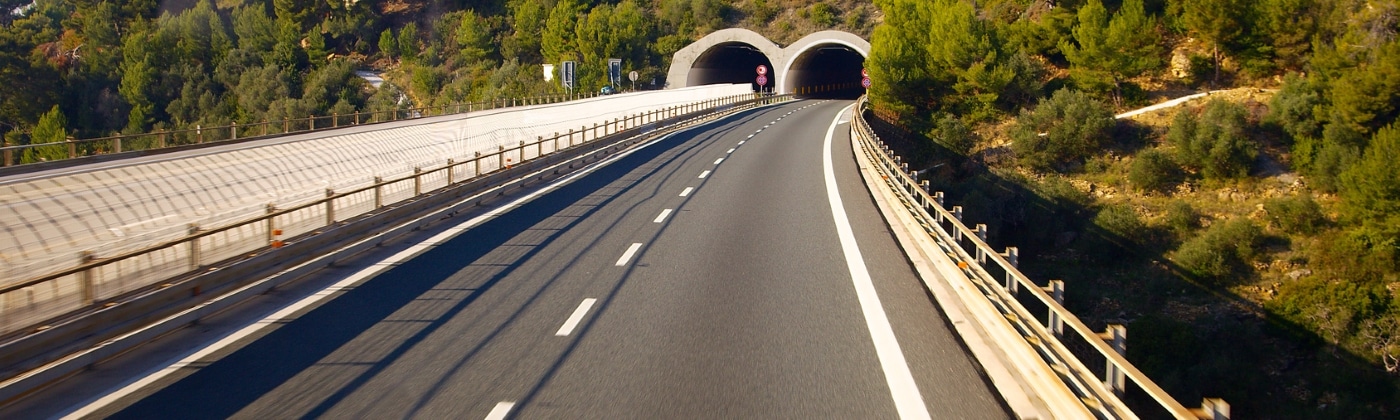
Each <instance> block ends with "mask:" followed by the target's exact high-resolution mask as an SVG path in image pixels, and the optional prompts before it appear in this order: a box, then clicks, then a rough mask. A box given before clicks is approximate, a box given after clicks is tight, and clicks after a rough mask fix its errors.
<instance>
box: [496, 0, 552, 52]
mask: <svg viewBox="0 0 1400 420" xmlns="http://www.w3.org/2000/svg"><path fill="white" fill-rule="evenodd" d="M510 10H511V14H510V23H511V28H512V29H513V32H511V35H510V37H508V38H506V39H505V41H504V42H503V43H502V45H501V52H502V55H504V56H507V57H517V58H519V59H520V60H521V61H522V62H525V63H539V62H540V61H541V57H540V36H541V33H542V32H544V22H545V20H546V19H548V18H549V14H548V11H547V10H545V7H544V5H543V4H540V0H511V2H510ZM550 60H553V59H550ZM551 62H552V61H551Z"/></svg>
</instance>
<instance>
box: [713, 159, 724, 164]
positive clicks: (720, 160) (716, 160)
mask: <svg viewBox="0 0 1400 420" xmlns="http://www.w3.org/2000/svg"><path fill="white" fill-rule="evenodd" d="M720 162H724V158H719V159H715V164H716V165H718V164H719V163H720Z"/></svg>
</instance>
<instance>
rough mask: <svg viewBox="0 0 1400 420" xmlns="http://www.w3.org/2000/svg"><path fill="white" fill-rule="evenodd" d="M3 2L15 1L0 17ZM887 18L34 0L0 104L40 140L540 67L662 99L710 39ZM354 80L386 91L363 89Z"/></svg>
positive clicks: (702, 5) (493, 86) (602, 4)
mask: <svg viewBox="0 0 1400 420" xmlns="http://www.w3.org/2000/svg"><path fill="white" fill-rule="evenodd" d="M10 3H14V5H15V7H17V5H19V4H21V3H16V2H0V6H4V5H8V4H10ZM23 3H27V2H23ZM880 16H881V14H880V13H879V11H878V10H877V9H876V8H875V7H874V5H872V4H870V3H869V2H860V1H852V0H830V1H824V2H805V1H795V0H744V1H739V2H732V3H731V2H725V1H721V0H640V1H639V0H626V1H595V0H494V1H484V2H476V1H471V2H469V1H425V0H376V1H358V2H319V1H318V2H301V1H292V0H217V1H214V0H180V1H164V2H157V1H154V0H140V1H130V2H119V3H113V2H93V1H76V0H41V1H39V2H37V3H35V6H34V7H32V8H29V9H27V11H26V12H24V13H22V14H20V15H13V16H6V20H4V21H0V84H4V85H8V86H26V89H23V90H22V91H19V92H13V94H9V95H3V96H0V137H3V138H4V139H5V141H6V142H7V143H8V144H27V143H31V142H32V143H45V142H52V141H59V140H62V139H63V138H64V137H66V136H75V137H98V136H105V135H110V134H114V133H119V132H124V133H134V132H147V131H152V130H158V129H177V128H187V127H195V126H220V125H227V124H229V123H234V122H236V123H239V124H247V123H253V122H259V121H263V120H270V121H276V120H279V119H282V118H286V117H305V116H307V115H313V114H314V115H329V114H332V113H337V114H341V115H345V114H349V113H354V112H357V111H383V110H390V109H394V108H406V107H413V106H431V105H440V104H447V103H455V102H464V101H477V100H485V99H494V98H505V97H524V96H533V95H542V94H550V93H558V92H560V91H561V89H560V88H559V86H558V85H557V82H556V83H547V82H545V81H544V80H543V78H542V77H541V74H540V67H539V64H542V63H547V62H548V63H556V62H559V61H563V60H565V59H571V60H575V61H578V62H580V63H602V62H604V60H605V59H607V58H621V59H623V60H624V61H623V63H624V64H623V66H624V70H625V71H632V70H636V71H638V72H639V73H641V74H642V77H641V78H640V80H643V81H646V82H645V83H641V84H639V85H638V86H637V87H638V88H657V87H659V86H662V85H664V83H665V77H666V70H667V67H668V66H669V60H670V56H671V54H672V53H673V52H675V51H676V50H677V49H679V48H681V47H683V46H684V45H686V44H688V43H690V42H691V41H693V40H695V39H698V38H699V37H700V36H703V35H704V34H706V33H709V32H711V31H713V30H715V29H721V28H728V27H745V28H751V29H754V30H757V31H759V32H761V33H764V34H765V35H768V36H770V37H771V38H772V39H774V40H776V41H777V42H791V41H792V40H796V39H797V38H798V37H801V36H803V35H805V34H807V33H809V32H812V31H816V30H820V29H831V28H835V29H843V30H851V31H854V32H857V33H861V34H869V33H870V31H871V30H872V28H873V27H874V25H876V24H878V23H879V22H880V21H881V17H880ZM358 69H373V70H375V71H379V72H384V73H385V79H386V80H388V81H389V82H390V83H389V84H388V85H386V87H383V88H381V89H373V88H370V87H368V86H367V85H366V84H365V83H364V81H362V80H360V79H359V78H357V77H355V76H354V71H355V70H358ZM600 70H601V65H599V66H587V65H585V66H581V67H580V72H579V77H580V86H579V89H580V90H583V91H594V90H597V89H598V88H599V87H601V86H602V85H603V84H605V78H604V75H603V72H602V71H600ZM652 81H655V82H654V83H653V82H652ZM401 98H408V99H409V100H407V101H404V100H401ZM138 146H139V145H138ZM44 158H45V157H44V156H39V155H33V156H25V157H23V159H27V160H37V159H44Z"/></svg>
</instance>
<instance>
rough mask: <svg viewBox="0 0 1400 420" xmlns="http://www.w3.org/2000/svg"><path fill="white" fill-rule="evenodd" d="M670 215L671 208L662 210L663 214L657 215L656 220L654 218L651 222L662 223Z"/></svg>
mask: <svg viewBox="0 0 1400 420" xmlns="http://www.w3.org/2000/svg"><path fill="white" fill-rule="evenodd" d="M670 215H671V209H665V210H662V211H661V215H659V216H656V220H652V221H651V222H652V223H661V222H663V221H665V220H666V216H670Z"/></svg>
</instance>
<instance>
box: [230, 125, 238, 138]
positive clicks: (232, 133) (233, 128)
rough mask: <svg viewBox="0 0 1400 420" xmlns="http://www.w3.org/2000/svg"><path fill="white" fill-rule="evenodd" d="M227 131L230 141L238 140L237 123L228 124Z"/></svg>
mask: <svg viewBox="0 0 1400 420" xmlns="http://www.w3.org/2000/svg"><path fill="white" fill-rule="evenodd" d="M228 130H229V138H230V139H232V140H238V123H236V122H235V123H232V124H229V126H228Z"/></svg>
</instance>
